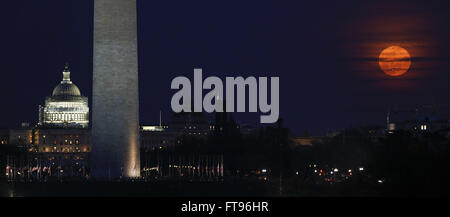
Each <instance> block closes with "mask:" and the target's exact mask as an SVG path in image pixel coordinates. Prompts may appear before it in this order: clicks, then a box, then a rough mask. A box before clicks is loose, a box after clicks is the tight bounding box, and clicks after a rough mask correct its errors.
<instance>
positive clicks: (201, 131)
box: [169, 112, 210, 138]
mask: <svg viewBox="0 0 450 217" xmlns="http://www.w3.org/2000/svg"><path fill="white" fill-rule="evenodd" d="M169 130H170V131H171V132H172V133H174V134H175V136H176V137H178V136H183V135H185V136H197V137H201V138H206V137H207V135H208V133H209V132H210V125H209V122H208V119H207V117H206V116H205V114H204V113H203V112H180V113H175V114H174V115H173V116H172V119H171V120H170V122H169Z"/></svg>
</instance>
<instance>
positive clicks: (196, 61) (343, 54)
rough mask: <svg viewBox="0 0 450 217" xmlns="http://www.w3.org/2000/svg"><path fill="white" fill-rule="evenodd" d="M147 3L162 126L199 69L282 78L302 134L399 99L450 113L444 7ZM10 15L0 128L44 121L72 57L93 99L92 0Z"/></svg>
mask: <svg viewBox="0 0 450 217" xmlns="http://www.w3.org/2000/svg"><path fill="white" fill-rule="evenodd" d="M138 7H139V9H138V18H139V22H138V23H139V26H138V27H139V31H138V34H139V69H140V71H139V72H140V99H141V107H140V109H141V123H144V124H151V123H157V122H158V120H159V117H158V116H159V110H163V114H164V119H165V120H167V119H168V118H169V117H170V113H171V112H170V111H171V110H170V99H171V96H172V94H173V93H174V92H173V91H171V90H170V82H171V80H172V79H173V78H174V77H176V76H179V75H185V76H188V77H192V75H193V68H194V67H200V68H203V74H204V77H206V76H211V75H215V76H219V77H222V78H224V77H225V76H244V77H246V76H269V77H270V76H278V77H280V86H281V87H280V116H281V118H283V119H285V124H286V125H287V126H288V127H289V128H291V129H292V131H293V132H295V133H298V134H301V133H303V131H305V130H308V131H310V132H313V134H323V133H325V132H326V131H330V130H334V129H339V128H343V127H349V126H357V125H365V124H370V123H373V124H383V123H384V121H385V115H386V111H387V108H388V107H389V106H398V107H413V106H416V105H422V104H432V103H434V104H437V105H439V106H440V108H441V110H442V111H443V112H445V111H448V110H449V109H450V106H449V105H450V102H449V95H450V88H449V81H450V75H449V72H450V70H449V67H450V66H449V60H450V57H449V54H448V51H449V38H450V37H449V36H450V30H449V24H450V15H449V14H450V13H449V12H450V9H449V7H447V6H446V5H443V4H442V3H439V2H430V1H424V2H414V1H402V2H399V1H397V2H392V1H386V2H384V1H377V2H376V3H374V2H373V3H367V2H366V3H363V2H360V3H358V1H344V2H342V1H330V2H326V1H321V2H316V3H314V2H312V1H311V2H300V1H222V2H219V1H147V0H138ZM0 10H1V15H0V16H1V20H2V22H1V24H2V27H1V28H2V35H1V36H0V37H1V39H2V46H1V61H0V71H1V83H2V84H1V85H0V91H1V93H2V95H1V101H2V106H1V107H0V125H8V126H17V125H18V124H20V122H22V121H27V122H32V123H35V122H36V121H37V118H38V105H39V104H43V103H44V99H45V96H48V95H50V94H51V92H52V90H53V88H54V87H55V86H56V85H57V84H58V82H59V81H60V80H61V77H62V74H61V72H62V70H63V66H64V62H65V61H69V62H70V65H71V71H72V80H73V81H74V83H75V84H77V85H78V86H79V87H80V89H81V91H82V94H83V95H86V96H88V97H89V98H90V99H91V95H92V87H91V85H92V35H93V33H92V29H93V23H92V19H93V1H92V0H64V1H61V0H46V1H36V0H15V1H9V2H3V3H2V8H1V9H0ZM390 45H399V46H402V47H404V48H406V49H407V50H408V51H409V52H410V53H411V56H412V68H411V69H410V71H409V72H407V73H406V74H405V75H404V76H401V77H399V78H392V77H389V76H387V75H385V74H384V73H383V72H382V71H381V70H380V69H379V67H378V65H377V62H376V60H377V56H378V54H379V53H380V52H381V50H382V49H384V48H386V47H388V46H390ZM90 103H91V102H90ZM235 117H236V119H238V121H239V122H240V123H250V124H256V123H257V122H258V121H259V114H236V115H235Z"/></svg>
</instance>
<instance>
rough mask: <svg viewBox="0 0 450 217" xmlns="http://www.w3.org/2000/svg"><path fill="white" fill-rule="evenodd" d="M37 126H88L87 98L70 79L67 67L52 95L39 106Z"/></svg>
mask: <svg viewBox="0 0 450 217" xmlns="http://www.w3.org/2000/svg"><path fill="white" fill-rule="evenodd" d="M39 126H46V127H69V128H87V127H88V126H89V106H88V98H87V97H84V96H82V95H81V92H80V89H78V87H77V86H76V85H75V84H74V83H72V81H71V80H70V71H69V67H68V66H67V65H66V67H65V69H64V71H63V80H62V81H61V83H60V84H58V86H56V87H55V89H54V90H53V94H52V96H49V97H47V98H46V100H45V106H39Z"/></svg>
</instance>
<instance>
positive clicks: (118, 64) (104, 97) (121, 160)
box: [92, 0, 140, 179]
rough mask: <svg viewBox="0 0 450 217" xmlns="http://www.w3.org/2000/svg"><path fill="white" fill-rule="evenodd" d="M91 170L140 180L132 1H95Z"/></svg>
mask: <svg viewBox="0 0 450 217" xmlns="http://www.w3.org/2000/svg"><path fill="white" fill-rule="evenodd" d="M94 4H95V6H94V73H93V74H94V79H93V107H92V108H93V113H92V144H93V147H92V164H93V165H92V169H93V173H92V174H93V176H94V177H95V178H99V179H102V178H119V177H121V176H124V177H139V176H140V155H139V154H140V153H139V95H138V94H139V92H138V91H139V90H138V59H137V17H136V0H95V3H94Z"/></svg>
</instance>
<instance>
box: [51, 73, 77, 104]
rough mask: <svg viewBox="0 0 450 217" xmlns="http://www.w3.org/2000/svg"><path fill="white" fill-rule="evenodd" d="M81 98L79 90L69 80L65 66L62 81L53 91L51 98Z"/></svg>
mask: <svg viewBox="0 0 450 217" xmlns="http://www.w3.org/2000/svg"><path fill="white" fill-rule="evenodd" d="M79 96H81V92H80V89H78V87H77V85H75V84H73V83H72V81H71V80H70V71H69V67H68V66H67V65H66V67H65V68H64V72H63V80H62V81H61V83H60V84H58V86H56V87H55V89H53V94H52V97H58V98H71V97H79Z"/></svg>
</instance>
